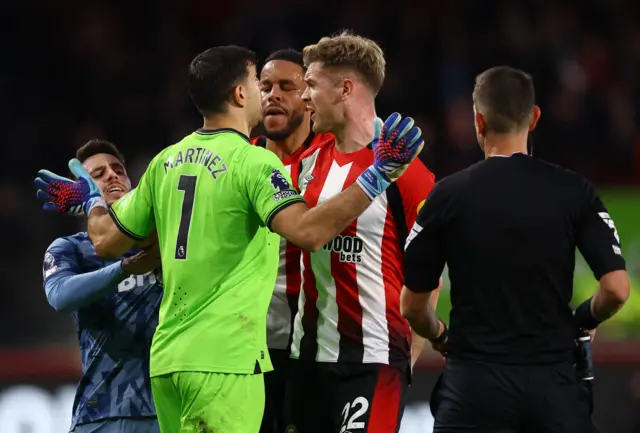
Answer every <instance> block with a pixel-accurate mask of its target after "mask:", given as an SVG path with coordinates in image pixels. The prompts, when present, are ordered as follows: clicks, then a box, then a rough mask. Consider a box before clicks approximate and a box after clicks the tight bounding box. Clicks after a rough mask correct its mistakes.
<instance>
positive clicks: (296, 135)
mask: <svg viewBox="0 0 640 433" xmlns="http://www.w3.org/2000/svg"><path fill="white" fill-rule="evenodd" d="M310 132H311V126H310V125H309V122H302V124H301V125H300V126H299V127H298V128H296V130H295V131H293V132H292V133H291V135H289V136H288V137H285V138H283V139H282V140H272V139H270V138H267V145H266V147H267V149H268V150H270V151H272V152H273V153H275V154H276V155H277V156H278V158H280V159H285V158H289V157H290V156H291V155H293V154H294V153H296V152H297V151H298V149H300V147H302V145H303V144H304V141H305V140H306V139H307V137H309V133H310Z"/></svg>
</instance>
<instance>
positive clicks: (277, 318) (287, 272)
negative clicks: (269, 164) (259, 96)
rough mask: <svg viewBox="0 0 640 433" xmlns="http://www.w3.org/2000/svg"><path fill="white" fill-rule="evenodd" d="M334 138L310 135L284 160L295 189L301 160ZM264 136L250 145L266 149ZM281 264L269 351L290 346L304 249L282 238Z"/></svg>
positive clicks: (271, 311)
mask: <svg viewBox="0 0 640 433" xmlns="http://www.w3.org/2000/svg"><path fill="white" fill-rule="evenodd" d="M332 139H333V135H332V134H313V133H311V134H310V135H309V137H308V138H307V140H305V142H304V144H303V145H302V146H301V147H300V149H298V150H297V151H296V152H295V153H294V154H293V155H291V156H289V157H287V158H285V159H283V160H282V163H283V164H284V167H285V169H286V170H287V172H288V173H289V175H290V176H291V180H292V182H293V186H294V187H295V188H296V189H298V175H299V173H300V158H301V156H302V155H303V154H304V153H305V152H307V151H311V149H314V148H315V147H317V146H319V145H322V144H323V143H326V142H327V141H330V140H332ZM266 143H267V139H266V137H264V136H260V137H254V138H252V139H251V144H254V145H256V146H260V147H266ZM279 242H280V261H279V263H278V276H277V277H276V285H275V287H274V290H273V296H272V297H271V302H270V303H269V311H268V313H267V346H268V347H269V348H270V349H288V348H289V344H291V331H292V329H293V327H292V325H293V318H294V317H295V315H296V312H297V311H298V295H299V294H300V283H301V272H300V261H301V256H302V250H301V249H300V247H298V246H297V245H295V244H293V243H291V242H288V241H287V240H286V239H285V238H280V240H279Z"/></svg>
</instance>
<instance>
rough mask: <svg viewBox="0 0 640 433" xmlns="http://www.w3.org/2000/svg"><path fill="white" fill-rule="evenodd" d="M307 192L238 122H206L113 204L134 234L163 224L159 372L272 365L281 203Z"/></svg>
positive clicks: (155, 369)
mask: <svg viewBox="0 0 640 433" xmlns="http://www.w3.org/2000/svg"><path fill="white" fill-rule="evenodd" d="M301 201H303V199H302V197H300V196H299V195H298V193H297V192H296V191H295V189H294V188H293V187H292V186H291V181H290V178H289V174H288V173H287V171H286V170H285V169H284V166H283V165H282V162H280V160H279V159H278V157H277V156H276V155H275V154H273V153H272V152H270V151H268V150H265V149H263V148H261V147H258V146H252V145H251V144H250V143H249V140H248V138H247V137H246V136H244V135H242V134H240V133H238V132H237V131H235V130H231V129H219V130H211V131H204V130H199V131H197V132H194V133H193V134H191V135H189V136H187V137H185V138H184V139H183V140H182V141H180V142H179V143H177V144H175V145H173V146H170V147H168V148H166V149H165V150H163V151H162V152H160V153H159V154H158V155H157V156H156V157H155V158H154V159H153V161H151V163H150V164H149V167H148V168H147V170H146V172H145V173H144V174H143V176H142V178H141V179H140V183H139V184H138V186H137V188H135V189H134V190H132V191H131V192H129V193H128V194H127V195H125V196H124V197H122V198H121V199H120V200H118V201H117V202H116V203H114V204H113V206H112V207H111V210H110V213H111V216H112V217H113V219H114V221H115V222H116V225H117V226H118V227H119V228H120V230H122V231H123V232H124V233H126V234H127V235H129V236H131V237H133V238H135V239H144V238H146V237H148V236H149V235H150V234H151V233H152V232H153V230H154V229H156V230H157V232H158V240H159V243H160V251H161V255H162V273H163V281H164V295H163V299H162V304H161V306H160V322H159V325H158V328H157V330H156V332H155V335H154V337H153V344H152V346H151V362H150V369H151V376H159V375H163V374H167V373H173V372H177V371H204V372H217V373H236V374H252V373H257V372H266V371H270V370H272V369H273V367H272V366H271V360H270V359H269V354H268V351H267V340H266V329H267V323H266V317H267V309H268V306H269V301H270V299H271V295H272V293H273V287H274V284H275V279H276V273H277V267H278V256H279V255H278V248H279V240H280V238H279V236H278V235H275V234H274V233H272V232H271V231H270V230H269V225H270V223H271V221H272V219H273V217H274V216H275V215H276V214H277V213H278V212H279V211H280V210H282V209H284V208H285V207H287V206H288V205H291V204H293V203H296V202H301Z"/></svg>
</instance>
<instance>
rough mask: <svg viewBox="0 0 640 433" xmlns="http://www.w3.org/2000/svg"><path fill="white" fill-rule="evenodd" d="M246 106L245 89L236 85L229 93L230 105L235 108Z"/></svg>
mask: <svg viewBox="0 0 640 433" xmlns="http://www.w3.org/2000/svg"><path fill="white" fill-rule="evenodd" d="M246 104H247V87H246V86H245V85H243V84H238V85H237V86H235V87H234V88H233V91H232V92H231V105H235V106H237V107H244V106H245V105H246Z"/></svg>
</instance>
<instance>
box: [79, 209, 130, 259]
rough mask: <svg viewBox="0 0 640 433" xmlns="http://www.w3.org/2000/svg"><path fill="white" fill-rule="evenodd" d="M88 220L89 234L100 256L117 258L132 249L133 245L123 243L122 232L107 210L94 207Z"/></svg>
mask: <svg viewBox="0 0 640 433" xmlns="http://www.w3.org/2000/svg"><path fill="white" fill-rule="evenodd" d="M88 220H89V221H88V228H87V232H88V233H89V238H90V239H91V243H92V244H93V248H94V249H95V250H96V254H97V255H98V256H100V257H107V258H116V257H120V256H121V255H122V254H124V253H125V252H126V251H127V250H129V249H130V248H131V245H127V244H123V243H122V237H123V236H122V232H121V231H120V229H119V228H118V227H117V226H116V224H115V223H114V222H113V218H111V216H110V215H109V213H108V211H107V210H106V209H105V208H103V207H99V206H96V207H94V208H93V209H92V210H91V214H90V215H89V218H88ZM131 244H133V241H131Z"/></svg>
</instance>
